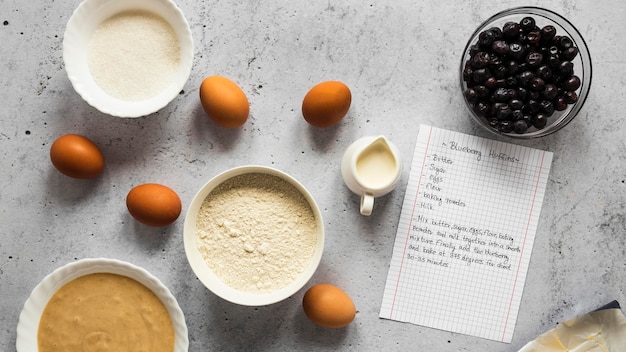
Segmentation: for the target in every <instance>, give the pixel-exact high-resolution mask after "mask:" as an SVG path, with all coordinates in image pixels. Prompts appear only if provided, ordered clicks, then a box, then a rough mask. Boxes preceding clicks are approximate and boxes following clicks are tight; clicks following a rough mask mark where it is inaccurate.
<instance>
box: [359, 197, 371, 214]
mask: <svg viewBox="0 0 626 352" xmlns="http://www.w3.org/2000/svg"><path fill="white" fill-rule="evenodd" d="M373 208H374V196H373V195H371V194H369V193H365V194H363V195H362V196H361V215H365V216H370V215H371V214H372V209H373Z"/></svg>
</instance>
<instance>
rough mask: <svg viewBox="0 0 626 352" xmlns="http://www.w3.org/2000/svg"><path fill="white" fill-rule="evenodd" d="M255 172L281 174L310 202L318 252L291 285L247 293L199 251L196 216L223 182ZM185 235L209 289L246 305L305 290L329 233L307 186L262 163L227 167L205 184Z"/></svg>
mask: <svg viewBox="0 0 626 352" xmlns="http://www.w3.org/2000/svg"><path fill="white" fill-rule="evenodd" d="M253 173H263V174H269V175H273V176H277V177H279V178H281V179H282V180H284V181H286V182H288V183H290V184H291V185H293V186H294V187H295V188H296V189H297V190H298V191H299V192H300V193H301V194H302V195H303V196H304V198H305V199H306V200H307V202H308V203H309V205H310V207H311V210H312V211H313V214H314V216H315V219H316V224H317V230H318V231H317V243H316V248H315V252H314V253H313V256H312V257H311V259H310V261H309V264H308V265H307V266H306V268H305V270H304V271H303V272H302V273H301V274H300V275H299V276H298V278H297V279H296V280H294V281H293V282H292V283H290V284H289V285H287V286H285V287H283V288H281V289H279V290H276V291H272V292H268V293H252V292H244V291H240V290H237V289H235V288H232V287H230V286H228V285H226V284H225V283H224V282H223V281H222V280H221V279H220V278H219V277H218V276H217V275H216V274H215V273H213V271H212V270H211V269H210V268H209V266H208V264H207V263H206V261H205V260H204V258H203V257H202V254H201V253H200V251H199V250H198V247H197V244H196V218H197V215H198V212H199V210H200V207H201V205H202V202H203V201H204V199H205V198H206V197H207V196H208V195H209V194H210V193H211V191H213V190H214V189H215V188H216V187H217V186H219V185H220V184H222V183H223V182H225V181H227V180H229V179H231V178H233V177H236V176H239V175H244V174H253ZM183 238H184V247H185V254H186V256H187V262H188V263H189V265H190V266H191V269H192V270H193V272H194V273H195V275H196V277H198V279H199V280H200V281H201V282H202V284H203V285H204V286H205V287H206V288H207V289H209V290H210V291H211V292H213V293H214V294H215V295H217V296H218V297H220V298H222V299H224V300H226V301H229V302H231V303H236V304H240V305H244V306H265V305H270V304H273V303H277V302H280V301H282V300H284V299H287V298H288V297H290V296H292V295H293V294H295V293H296V292H298V291H299V290H300V289H302V287H304V286H305V285H306V284H307V283H308V282H309V280H310V279H311V277H312V276H313V274H314V273H315V271H316V270H317V268H318V266H319V264H320V262H321V258H322V254H323V252H324V241H325V232H324V223H323V220H322V214H321V212H320V209H319V207H318V205H317V202H316V201H315V199H313V196H312V195H311V193H310V192H309V191H308V190H307V189H306V188H305V187H304V185H302V184H301V183H300V182H298V181H297V180H296V179H295V178H294V177H292V176H291V175H289V174H287V173H286V172H283V171H280V170H278V169H276V168H273V167H268V166H262V165H243V166H238V167H234V168H231V169H228V170H225V171H223V172H221V173H219V174H217V175H216V176H214V177H213V178H211V179H210V180H209V181H207V182H206V183H205V184H204V185H203V186H202V187H200V190H198V192H197V193H196V195H195V196H194V197H193V199H192V201H191V203H190V204H189V207H188V209H187V212H186V215H185V222H184V228H183Z"/></svg>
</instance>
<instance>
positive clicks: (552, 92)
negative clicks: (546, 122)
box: [541, 83, 559, 100]
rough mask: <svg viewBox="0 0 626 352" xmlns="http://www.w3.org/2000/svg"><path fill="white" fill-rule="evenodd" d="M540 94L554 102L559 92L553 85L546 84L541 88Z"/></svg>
mask: <svg viewBox="0 0 626 352" xmlns="http://www.w3.org/2000/svg"><path fill="white" fill-rule="evenodd" d="M541 94H542V95H543V97H544V98H546V99H547V100H554V99H555V98H556V97H557V95H558V94H559V90H558V88H557V87H556V86H555V85H554V84H553V83H548V84H546V85H545V87H543V92H541Z"/></svg>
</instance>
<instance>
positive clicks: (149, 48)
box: [88, 11, 180, 101]
mask: <svg viewBox="0 0 626 352" xmlns="http://www.w3.org/2000/svg"><path fill="white" fill-rule="evenodd" d="M179 61H180V46H179V43H178V38H177V36H176V33H175V32H174V29H173V28H172V26H171V25H170V24H169V23H168V22H167V21H165V20H164V19H163V18H161V17H159V16H157V15H154V14H152V13H149V12H147V11H128V12H123V13H120V14H118V15H115V16H113V17H111V18H109V19H107V20H106V21H104V22H103V23H102V24H101V25H100V26H98V28H97V29H96V31H95V32H94V34H93V36H92V38H91V40H90V43H89V49H88V64H89V70H90V71H91V74H92V76H93V78H94V80H95V81H96V84H98V86H100V88H102V90H104V91H105V92H107V93H108V94H110V95H111V96H113V97H116V98H118V99H121V100H127V101H138V100H144V99H147V98H151V97H153V96H155V95H156V94H158V93H159V92H160V91H162V90H163V89H164V88H166V87H167V85H168V84H169V83H170V81H171V80H172V78H173V77H174V74H175V73H176V70H177V68H178V63H179Z"/></svg>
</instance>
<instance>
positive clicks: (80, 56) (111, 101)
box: [63, 0, 193, 117]
mask: <svg viewBox="0 0 626 352" xmlns="http://www.w3.org/2000/svg"><path fill="white" fill-rule="evenodd" d="M131 10H140V11H149V12H151V13H153V14H155V15H158V16H160V17H161V18H163V19H164V20H166V21H167V22H169V24H170V25H171V26H172V28H173V29H174V32H175V33H176V35H177V36H178V42H179V45H180V60H179V66H178V68H177V70H176V73H175V74H174V77H173V78H172V80H171V81H170V82H169V85H168V86H167V87H166V88H165V89H164V90H162V91H161V92H160V93H157V94H156V95H154V96H152V97H150V98H147V99H145V100H140V101H131V100H122V99H119V98H116V97H113V96H111V95H110V94H108V93H107V92H105V91H104V90H103V89H102V88H100V86H98V84H97V83H96V81H95V80H94V78H93V76H92V74H91V72H90V69H89V64H88V51H89V43H90V39H91V37H92V35H93V33H94V32H95V31H96V29H97V28H98V27H99V26H100V24H101V23H102V22H104V21H105V20H107V19H109V18H111V17H112V16H114V15H117V14H119V13H123V12H126V11H131ZM63 61H64V63H65V70H66V71H67V75H68V78H69V80H70V82H71V83H72V86H73V87H74V89H75V90H76V92H77V93H78V94H79V95H80V96H81V97H82V98H83V99H84V100H85V101H86V102H87V103H88V104H89V105H91V106H93V107H95V108H96V109H98V110H100V111H101V112H103V113H105V114H108V115H112V116H118V117H140V116H145V115H149V114H152V113H154V112H156V111H158V110H160V109H161V108H163V107H165V106H166V105H167V104H169V103H170V102H171V101H172V100H173V99H174V98H176V96H177V95H178V94H179V93H180V91H181V90H182V89H183V87H184V85H185V83H186V82H187V80H188V78H189V74H190V73H191V66H192V61H193V38H192V36H191V30H190V29H189V24H188V23H187V20H186V19H185V16H184V15H183V13H182V11H181V10H180V9H179V8H178V6H176V4H175V3H174V2H173V1H172V0H84V1H83V2H82V3H81V4H80V5H79V6H78V7H77V8H76V10H74V12H73V14H72V16H71V18H70V20H69V21H68V23H67V27H66V29H65V34H64V37H63Z"/></svg>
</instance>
